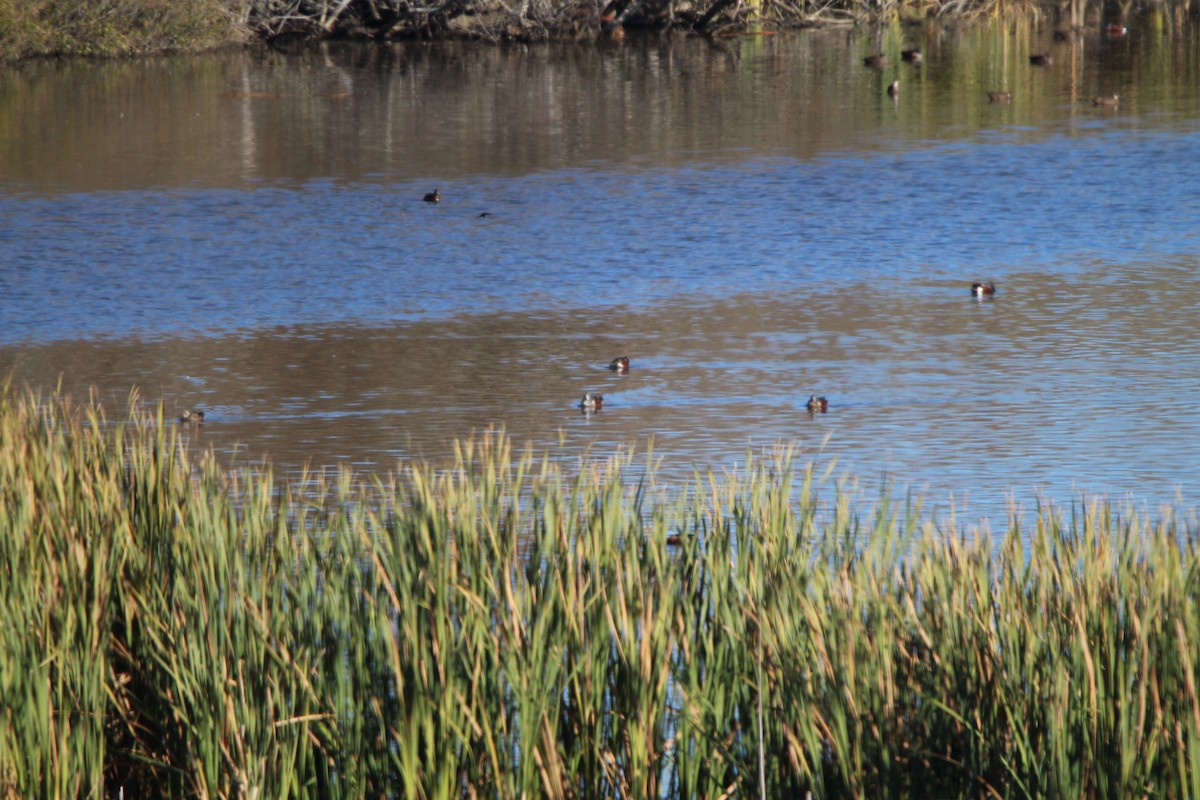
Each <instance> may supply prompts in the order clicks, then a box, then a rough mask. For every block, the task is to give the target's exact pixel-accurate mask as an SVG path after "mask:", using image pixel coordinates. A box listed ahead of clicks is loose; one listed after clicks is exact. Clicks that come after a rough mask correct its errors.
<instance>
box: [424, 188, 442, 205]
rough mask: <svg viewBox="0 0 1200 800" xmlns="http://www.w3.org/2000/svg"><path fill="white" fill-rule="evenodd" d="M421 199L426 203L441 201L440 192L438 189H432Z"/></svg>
mask: <svg viewBox="0 0 1200 800" xmlns="http://www.w3.org/2000/svg"><path fill="white" fill-rule="evenodd" d="M421 199H422V200H424V201H425V202H426V203H440V202H442V192H441V190H440V189H434V190H433V191H432V192H429V193H428V194H426V195H425V196H424V197H423V198H421Z"/></svg>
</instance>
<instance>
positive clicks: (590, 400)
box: [579, 392, 604, 411]
mask: <svg viewBox="0 0 1200 800" xmlns="http://www.w3.org/2000/svg"><path fill="white" fill-rule="evenodd" d="M602 405H604V395H602V394H596V393H595V392H588V393H587V394H585V395H584V396H583V399H582V400H580V401H579V407H580V408H582V409H583V410H584V411H599V410H600V406H602Z"/></svg>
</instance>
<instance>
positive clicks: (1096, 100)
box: [1092, 94, 1121, 106]
mask: <svg viewBox="0 0 1200 800" xmlns="http://www.w3.org/2000/svg"><path fill="white" fill-rule="evenodd" d="M1120 99H1121V97H1120V95H1115V94H1114V95H1113V96H1112V97H1107V96H1105V97H1093V98H1092V105H1094V106H1115V105H1116V104H1117V103H1118V102H1120Z"/></svg>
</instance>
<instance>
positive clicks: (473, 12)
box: [0, 0, 1088, 61]
mask: <svg viewBox="0 0 1200 800" xmlns="http://www.w3.org/2000/svg"><path fill="white" fill-rule="evenodd" d="M1013 8H1014V7H1013V5H1012V4H1011V3H1006V2H1005V0H419V2H410V0H181V1H179V2H176V1H175V0H108V1H107V2H103V3H95V2H82V1H81V0H37V1H36V2H20V1H19V0H0V61H5V60H7V61H12V60H18V59H21V58H27V57H31V56H46V55H50V56H129V55H139V54H148V53H159V52H171V51H197V50H205V49H212V48H216V47H220V46H223V45H229V44H234V43H238V42H246V41H250V40H253V39H255V38H258V39H264V40H267V41H270V42H274V43H279V44H284V43H292V42H296V41H305V40H310V39H320V38H352V39H362V40H375V41H380V40H387V39H391V38H402V39H414V38H415V39H446V38H470V39H482V40H489V41H539V40H548V39H560V40H561V39H567V40H572V39H574V40H583V41H589V40H604V39H609V40H613V39H620V38H622V37H623V36H624V35H625V31H626V30H632V29H652V30H669V29H676V30H687V31H690V32H696V33H701V34H706V35H714V34H721V33H725V32H734V31H738V30H746V29H747V28H750V27H760V28H767V29H772V28H775V29H778V28H787V27H800V26H814V25H828V24H844V23H853V22H863V21H868V20H885V21H886V20H894V19H904V20H912V21H915V20H921V19H925V18H928V17H955V16H957V17H965V16H978V15H980V14H989V13H997V12H999V11H1002V10H1012V9H1013ZM1019 8H1024V9H1027V10H1030V11H1034V10H1036V12H1035V13H1042V12H1043V11H1045V10H1046V9H1045V7H1044V6H1038V5H1035V4H1030V3H1023V2H1022V3H1021V4H1020V6H1019ZM1052 11H1055V12H1056V15H1057V16H1062V17H1064V18H1070V19H1074V20H1077V21H1082V19H1083V18H1084V16H1085V14H1086V13H1087V11H1088V9H1087V4H1086V2H1084V1H1083V0H1076V1H1075V2H1073V3H1071V4H1070V6H1064V7H1063V8H1062V9H1052ZM1058 11H1061V13H1060V14H1058V13H1057V12H1058ZM1018 13H1023V12H1020V11H1018Z"/></svg>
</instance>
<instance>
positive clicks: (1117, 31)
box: [1104, 22, 1129, 39]
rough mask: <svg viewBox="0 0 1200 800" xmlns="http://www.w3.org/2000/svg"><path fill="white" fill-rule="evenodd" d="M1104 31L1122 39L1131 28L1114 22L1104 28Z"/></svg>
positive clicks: (1114, 37)
mask: <svg viewBox="0 0 1200 800" xmlns="http://www.w3.org/2000/svg"><path fill="white" fill-rule="evenodd" d="M1104 32H1105V33H1107V34H1108V35H1109V36H1110V37H1112V38H1113V39H1120V38H1121V37H1122V36H1124V35H1125V34H1127V33H1129V28H1126V27H1125V26H1124V25H1120V24H1118V23H1116V22H1114V23H1112V24H1111V25H1108V26H1106V27H1105V28H1104Z"/></svg>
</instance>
